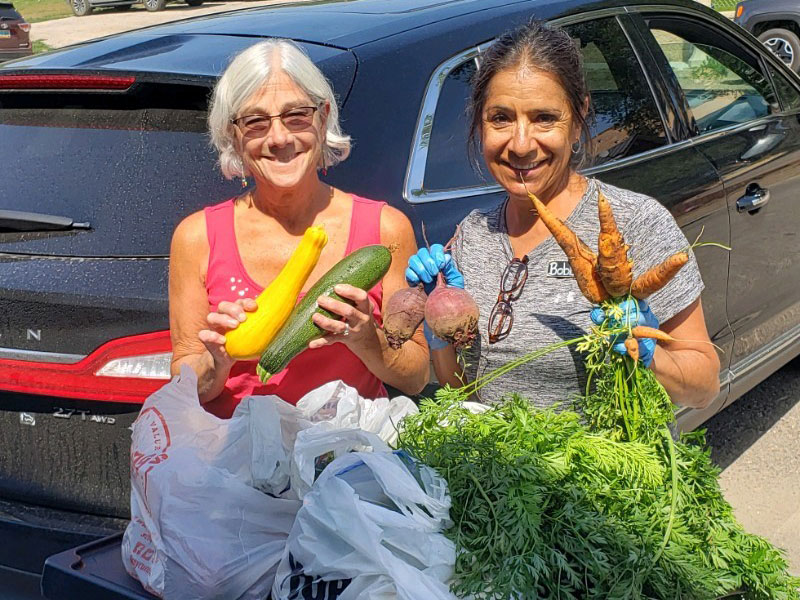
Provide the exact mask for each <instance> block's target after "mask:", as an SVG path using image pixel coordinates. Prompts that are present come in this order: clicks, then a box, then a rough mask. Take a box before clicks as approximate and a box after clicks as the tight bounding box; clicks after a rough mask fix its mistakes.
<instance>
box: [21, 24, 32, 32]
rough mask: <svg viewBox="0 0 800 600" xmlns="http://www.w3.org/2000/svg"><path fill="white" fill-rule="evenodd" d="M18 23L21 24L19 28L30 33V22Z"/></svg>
mask: <svg viewBox="0 0 800 600" xmlns="http://www.w3.org/2000/svg"><path fill="white" fill-rule="evenodd" d="M18 25H19V28H20V29H21V30H22V31H24V32H25V33H28V32H29V31H30V30H31V24H30V23H18Z"/></svg>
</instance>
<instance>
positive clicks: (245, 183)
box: [242, 166, 247, 189]
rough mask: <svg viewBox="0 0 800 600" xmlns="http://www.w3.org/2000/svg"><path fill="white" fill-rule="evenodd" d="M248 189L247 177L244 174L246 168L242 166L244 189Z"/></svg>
mask: <svg viewBox="0 0 800 600" xmlns="http://www.w3.org/2000/svg"><path fill="white" fill-rule="evenodd" d="M246 187H247V176H246V175H245V174H244V166H242V189H244V188H246Z"/></svg>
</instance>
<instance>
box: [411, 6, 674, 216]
mask: <svg viewBox="0 0 800 600" xmlns="http://www.w3.org/2000/svg"><path fill="white" fill-rule="evenodd" d="M628 12H629V10H628V9H627V8H626V7H614V8H604V9H600V10H595V11H592V12H588V13H582V14H580V15H571V16H568V17H561V18H558V19H553V20H551V21H549V23H551V24H553V25H558V26H564V25H573V24H575V23H582V22H584V21H592V20H596V19H601V18H604V17H614V16H621V15H625V14H627V13H628ZM620 28H621V29H622V32H623V34H624V35H625V37H626V39H627V40H628V43H629V44H630V45H631V48H632V49H633V51H634V54H635V55H636V58H637V60H639V62H640V64H641V57H640V56H639V54H638V53H637V52H636V47H635V45H634V44H633V43H632V42H631V39H630V32H629V31H628V30H627V29H626V28H625V26H624V24H623V23H620ZM491 43H492V42H491V41H489V42H485V43H483V44H480V45H478V46H474V47H472V48H469V49H467V50H464V51H462V52H460V53H458V54H456V55H454V56H452V57H450V58H449V59H447V60H445V61H444V62H442V63H441V64H440V65H439V66H438V67H437V68H436V69H435V70H434V72H433V74H432V75H431V77H430V79H429V80H428V84H427V85H426V87H425V92H424V94H423V100H422V104H421V106H420V111H419V115H418V116H417V125H416V127H415V128H414V137H413V138H412V141H411V151H410V153H409V160H408V167H407V168H406V176H405V180H404V182H403V199H404V200H405V201H406V202H408V203H409V204H423V203H427V202H438V201H441V200H451V199H454V198H467V197H473V196H481V195H484V194H494V193H500V192H502V191H503V188H502V187H501V186H500V185H498V184H496V183H493V184H488V183H487V184H486V185H478V186H469V187H463V188H450V189H437V190H431V191H427V190H425V187H424V179H425V167H426V166H427V162H428V143H429V141H430V133H431V130H432V128H433V118H434V115H435V114H436V107H437V105H438V102H439V95H440V93H441V89H442V85H443V83H444V81H445V79H446V78H447V76H448V75H449V74H450V72H451V71H452V70H453V69H455V68H456V67H458V66H460V65H462V64H463V63H465V62H467V61H468V60H473V59H476V60H479V59H480V55H481V54H482V53H483V51H484V50H485V49H486V48H488V47H489V46H490V45H491ZM643 72H644V75H645V80H646V81H647V85H648V87H649V88H650V93H651V95H652V96H653V97H654V98H655V93H654V91H653V83H652V81H651V78H650V76H649V75H648V73H647V70H646V69H644V70H643ZM656 109H657V110H658V113H659V116H660V117H661V122H662V126H663V127H664V131H665V133H666V135H667V139H668V140H669V139H670V133H669V129H668V127H667V125H666V120H665V117H664V113H663V108H662V107H661V106H659V104H658V103H657V102H656ZM683 144H685V141H680V142H675V143H672V144H670V143H668V144H666V145H664V146H661V147H660V148H655V149H653V150H649V151H647V152H642V153H640V154H637V155H635V156H631V157H626V158H622V159H619V160H614V161H610V162H607V163H605V164H603V165H599V166H597V167H592V168H589V169H586V170H584V171H581V173H583V174H585V175H591V174H594V173H597V172H600V171H604V170H607V169H613V168H618V167H622V166H627V165H629V164H633V163H636V162H640V161H642V160H646V159H647V158H650V157H652V156H653V155H654V154H655V153H658V152H664V151H666V152H667V153H668V152H670V151H674V150H677V149H679V148H680V147H682V145H683ZM673 146H675V148H674V149H673Z"/></svg>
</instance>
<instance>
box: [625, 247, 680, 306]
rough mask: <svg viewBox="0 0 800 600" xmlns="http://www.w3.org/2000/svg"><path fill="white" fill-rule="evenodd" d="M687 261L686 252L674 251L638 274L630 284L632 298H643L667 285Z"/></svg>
mask: <svg viewBox="0 0 800 600" xmlns="http://www.w3.org/2000/svg"><path fill="white" fill-rule="evenodd" d="M687 262H689V254H688V253H687V252H676V253H675V254H673V255H672V256H670V257H669V258H668V259H667V260H665V261H664V262H662V263H661V264H660V265H656V266H655V267H653V268H652V269H648V270H647V271H645V272H644V273H642V274H641V275H639V276H638V277H637V278H636V280H635V281H634V282H633V285H632V286H631V294H633V296H634V298H639V299H640V300H644V299H645V298H647V297H648V296H649V295H650V294H653V293H655V292H657V291H658V290H660V289H661V288H662V287H664V286H665V285H667V283H669V281H670V280H671V279H672V278H673V277H675V274H676V273H677V272H678V271H680V270H681V268H682V267H683V265H685V264H686V263H687Z"/></svg>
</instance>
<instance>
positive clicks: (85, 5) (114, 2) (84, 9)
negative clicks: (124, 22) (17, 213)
mask: <svg viewBox="0 0 800 600" xmlns="http://www.w3.org/2000/svg"><path fill="white" fill-rule="evenodd" d="M170 1H171V0H67V4H69V7H70V8H71V9H72V12H73V13H74V14H75V15H76V16H78V17H85V16H86V15H90V14H92V12H94V9H95V8H113V9H115V10H119V11H125V10H129V9H130V8H131V6H133V5H134V4H142V5H143V6H144V8H145V10H148V11H150V12H156V11H159V10H164V9H165V8H166V6H167V3H168V2H170ZM203 1H204V0H185V2H186V4H187V5H188V6H200V5H202V4H203Z"/></svg>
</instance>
